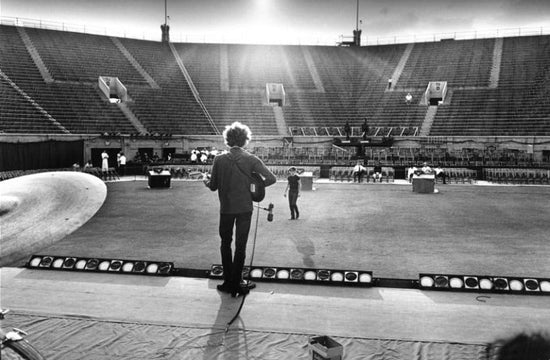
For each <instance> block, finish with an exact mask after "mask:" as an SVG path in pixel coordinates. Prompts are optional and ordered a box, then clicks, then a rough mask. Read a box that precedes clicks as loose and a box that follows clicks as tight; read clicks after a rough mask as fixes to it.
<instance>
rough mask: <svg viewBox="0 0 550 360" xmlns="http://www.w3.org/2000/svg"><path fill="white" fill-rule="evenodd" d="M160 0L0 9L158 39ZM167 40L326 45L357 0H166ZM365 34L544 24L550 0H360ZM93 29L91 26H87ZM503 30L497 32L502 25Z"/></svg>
mask: <svg viewBox="0 0 550 360" xmlns="http://www.w3.org/2000/svg"><path fill="white" fill-rule="evenodd" d="M164 4H165V1H164V0H93V1H92V0H0V12H1V14H0V15H1V16H2V17H3V19H4V20H5V19H6V17H18V18H30V19H36V20H42V21H56V22H62V23H66V24H75V25H79V26H82V27H84V26H86V27H87V28H88V29H89V32H97V30H100V29H107V33H109V34H114V35H118V34H121V33H125V34H126V35H127V36H129V37H138V38H147V39H154V40H159V39H160V28H159V26H160V24H162V23H164V14H165V11H164V10H165V8H164ZM167 9H168V16H169V17H170V19H169V25H170V27H171V29H170V34H171V39H172V41H206V42H241V43H287V44H297V43H301V44H316V43H319V44H330V43H334V42H335V41H337V40H338V38H339V36H340V35H351V34H352V30H353V29H354V28H355V26H356V13H357V0H339V1H335V0H193V1H191V0H185V1H182V0H167ZM359 19H360V20H361V22H362V24H361V25H360V28H361V29H362V30H363V37H364V38H365V37H367V38H366V39H367V40H369V41H372V40H373V39H376V38H381V39H382V38H383V39H389V38H392V37H412V36H413V35H415V36H418V37H422V36H424V35H429V34H434V33H454V32H458V33H464V32H470V33H473V32H474V31H478V32H480V33H487V32H491V31H493V30H495V29H518V28H520V27H521V28H525V29H530V30H534V29H542V31H543V32H544V33H545V34H549V33H550V0H498V1H497V0H408V1H405V0H359ZM92 28H93V30H91V29H92ZM501 33H502V32H501Z"/></svg>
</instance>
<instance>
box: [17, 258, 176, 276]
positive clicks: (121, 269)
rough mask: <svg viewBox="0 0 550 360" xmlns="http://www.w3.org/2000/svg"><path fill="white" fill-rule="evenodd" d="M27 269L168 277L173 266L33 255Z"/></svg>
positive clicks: (169, 264)
mask: <svg viewBox="0 0 550 360" xmlns="http://www.w3.org/2000/svg"><path fill="white" fill-rule="evenodd" d="M27 267H29V268H38V269H52V270H72V271H95V272H111V273H125V274H147V275H169V274H171V272H172V269H173V267H174V266H173V264H172V263H170V262H159V261H141V260H139V261H138V260H121V259H97V258H77V257H56V256H44V255H33V256H32V257H31V259H30V260H29V262H28V263H27Z"/></svg>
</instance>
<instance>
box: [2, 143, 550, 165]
mask: <svg viewBox="0 0 550 360" xmlns="http://www.w3.org/2000/svg"><path fill="white" fill-rule="evenodd" d="M333 140H334V138H333V137H329V136H325V137H322V136H316V137H313V136H294V137H277V136H255V137H253V139H252V141H251V143H250V144H249V148H251V149H253V148H262V147H265V148H278V147H280V148H282V147H288V146H293V147H295V148H298V147H307V148H317V149H326V148H331V147H332V143H333ZM52 141H54V142H55V141H59V142H67V141H82V156H83V158H82V162H85V161H87V160H92V153H93V152H94V149H107V150H113V151H114V150H119V149H120V150H122V151H124V153H125V154H126V155H127V157H128V158H129V159H131V158H132V156H133V155H134V154H135V153H136V152H137V151H138V150H139V149H143V148H145V149H150V150H152V152H157V153H158V154H159V156H162V154H163V150H164V149H170V150H174V152H175V153H176V154H183V153H186V152H189V151H190V150H192V149H195V148H200V147H215V148H217V149H225V148H226V147H225V144H224V143H223V138H222V137H221V136H212V135H204V136H201V135H193V136H179V137H175V136H174V137H170V138H162V137H148V138H136V137H128V136H98V135H95V136H90V135H83V136H79V135H62V134H59V135H28V134H9V135H7V134H0V143H37V142H52ZM393 147H400V148H422V147H438V148H443V149H446V150H447V151H460V150H462V149H478V150H484V149H487V148H489V147H491V148H493V149H496V150H518V151H522V152H526V153H529V154H531V153H532V154H533V161H534V162H538V163H541V162H542V161H544V158H543V151H544V152H548V151H550V137H518V136H516V137H512V136H511V137H494V136H493V137H399V138H394V141H393ZM4 155H6V156H10V155H9V154H4ZM63 156H65V155H64V154H59V157H63ZM70 165H72V164H67V166H70ZM1 167H3V166H0V171H2V170H13V168H10V169H1Z"/></svg>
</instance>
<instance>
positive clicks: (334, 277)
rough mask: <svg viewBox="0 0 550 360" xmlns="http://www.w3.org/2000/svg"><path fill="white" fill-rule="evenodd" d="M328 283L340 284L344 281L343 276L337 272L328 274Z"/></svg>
mask: <svg viewBox="0 0 550 360" xmlns="http://www.w3.org/2000/svg"><path fill="white" fill-rule="evenodd" d="M330 281H335V282H341V281H344V274H343V273H341V272H339V271H334V272H333V273H332V274H330Z"/></svg>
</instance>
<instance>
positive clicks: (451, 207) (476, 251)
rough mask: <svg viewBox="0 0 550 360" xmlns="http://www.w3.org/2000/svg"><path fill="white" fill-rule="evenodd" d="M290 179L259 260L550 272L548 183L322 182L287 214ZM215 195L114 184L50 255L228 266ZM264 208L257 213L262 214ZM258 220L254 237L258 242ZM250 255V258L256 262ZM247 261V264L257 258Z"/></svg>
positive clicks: (402, 274) (382, 268)
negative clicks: (432, 186)
mask: <svg viewBox="0 0 550 360" xmlns="http://www.w3.org/2000/svg"><path fill="white" fill-rule="evenodd" d="M285 185H286V184H285V183H284V182H283V183H281V182H279V183H277V184H275V185H273V186H272V187H269V188H268V189H267V196H266V199H265V200H264V202H263V203H262V206H267V205H268V203H270V202H271V203H273V204H274V206H275V208H274V217H275V220H274V221H273V222H267V220H266V215H267V214H266V212H264V211H262V212H261V213H260V217H259V219H260V221H259V226H258V236H257V244H256V252H255V257H254V264H256V265H272V266H296V267H316V268H330V269H357V270H372V271H373V272H374V275H375V276H376V277H386V278H400V279H409V278H412V279H415V278H417V276H418V273H420V272H434V273H438V272H441V273H457V274H475V275H483V274H485V275H506V276H537V277H550V261H549V259H550V222H549V218H550V216H549V215H550V187H541V186H530V187H528V186H472V185H440V186H439V189H440V193H439V194H417V193H413V192H412V191H411V187H410V186H407V185H392V184H376V185H373V184H368V185H365V184H361V185H359V184H339V183H326V184H316V185H315V186H316V187H317V189H316V190H315V191H309V192H303V193H302V194H303V195H302V197H301V198H300V199H299V200H298V206H299V208H300V211H301V216H300V219H299V220H297V221H289V220H288V218H289V211H288V203H287V199H286V198H284V197H283V191H284V188H285ZM218 211H219V205H218V199H217V193H215V192H211V191H209V190H208V189H206V188H205V187H204V185H203V184H202V182H190V181H173V182H172V188H170V189H156V190H151V189H148V188H147V182H146V181H139V180H138V181H123V182H113V183H108V194H107V200H106V202H105V203H104V204H103V207H102V208H101V209H100V210H99V212H98V213H97V214H96V215H95V216H94V217H93V218H92V219H91V220H90V221H89V222H88V223H86V224H85V225H84V226H82V227H81V228H80V229H78V230H77V231H75V232H74V233H72V234H71V235H69V236H68V237H66V238H65V239H63V240H61V241H60V242H58V243H56V244H54V245H52V246H50V247H48V248H46V249H43V250H42V251H41V253H44V254H46V253H47V254H52V255H72V256H97V257H109V258H122V259H145V260H164V261H173V262H174V263H175V265H176V267H180V268H193V269H208V268H209V267H210V265H211V264H213V263H219V261H220V255H219V236H218V232H217V227H218V216H219V215H218ZM255 218H256V214H254V219H255ZM253 235H254V222H253V225H252V229H251V234H250V237H249V246H248V250H249V253H250V251H251V249H252V240H253ZM249 258H250V257H249ZM247 263H248V260H247Z"/></svg>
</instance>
